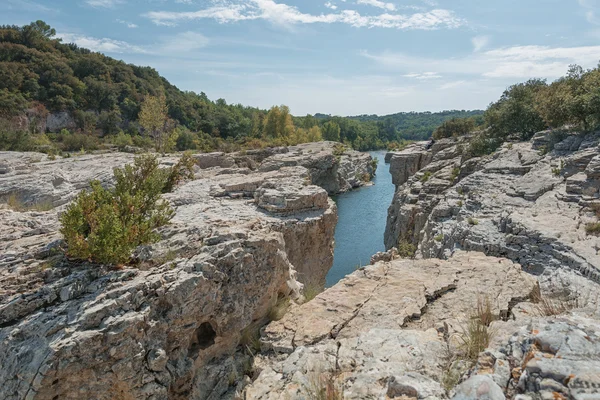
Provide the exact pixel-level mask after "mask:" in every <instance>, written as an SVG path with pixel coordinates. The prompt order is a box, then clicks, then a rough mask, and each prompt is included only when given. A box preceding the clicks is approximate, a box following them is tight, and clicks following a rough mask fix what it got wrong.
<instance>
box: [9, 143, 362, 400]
mask: <svg viewBox="0 0 600 400" xmlns="http://www.w3.org/2000/svg"><path fill="white" fill-rule="evenodd" d="M333 153H334V151H333V144H331V143H318V144H309V145H300V146H295V147H291V148H289V149H278V150H277V149H276V150H268V151H253V152H247V153H246V154H233V155H225V154H210V155H198V156H197V157H198V165H199V166H201V167H202V169H200V168H199V169H198V171H197V172H196V177H195V179H194V180H192V181H189V182H187V183H185V184H183V185H181V186H179V187H178V188H177V189H176V190H175V191H174V192H173V193H170V194H167V195H165V198H166V199H168V200H169V201H170V202H171V204H172V205H173V207H174V209H175V211H176V214H175V217H174V218H173V220H172V223H171V224H169V225H167V226H165V227H163V228H162V229H161V230H160V234H161V236H162V240H161V241H160V242H158V243H157V244H155V245H151V246H144V247H142V248H140V249H138V250H137V252H136V257H137V258H138V259H139V264H138V266H137V267H136V268H122V269H114V268H106V267H99V266H96V265H91V264H89V263H81V262H79V263H75V262H69V261H67V260H65V259H64V257H62V256H61V254H60V252H59V251H58V247H59V246H60V244H61V243H60V234H59V233H58V229H59V225H58V214H59V212H60V211H61V210H63V209H64V207H66V204H67V203H68V202H69V201H70V200H71V199H72V198H73V197H74V196H75V195H76V194H77V193H78V191H79V190H81V189H83V188H85V187H87V184H88V182H89V180H91V179H98V180H100V181H101V182H102V183H103V184H105V185H110V184H111V179H112V169H113V168H114V167H116V166H122V165H124V164H127V163H130V162H131V161H132V159H133V156H131V155H128V154H101V155H84V156H78V157H73V158H68V159H60V160H56V161H50V160H48V159H47V158H46V156H44V155H41V154H33V153H28V154H22V153H2V165H1V166H0V167H1V168H0V196H1V197H4V198H8V197H11V198H12V199H13V201H17V202H18V203H21V205H22V207H23V208H25V207H28V206H37V207H38V208H42V207H40V205H42V204H43V205H44V207H54V208H53V209H52V210H50V211H24V212H20V211H14V210H11V209H8V208H4V209H0V237H1V241H0V253H1V255H0V343H1V348H2V352H0V365H1V366H2V368H1V369H0V382H1V383H2V385H1V386H0V398H3V399H82V398H90V399H91V398H94V399H116V398H122V399H130V398H132V399H133V398H143V399H166V398H171V399H178V398H180V399H188V398H191V399H209V398H220V397H221V396H222V395H224V396H227V395H228V393H229V395H231V393H235V390H236V388H235V385H233V386H232V383H235V382H236V379H233V378H232V377H233V376H238V375H239V376H243V375H244V372H243V371H244V368H245V367H244V365H245V364H246V363H247V358H248V357H247V356H245V355H244V354H241V353H238V354H235V350H236V347H237V346H238V343H239V342H240V339H241V336H242V335H243V332H244V331H245V330H247V329H248V328H249V327H253V326H256V327H258V326H260V325H262V324H264V322H266V321H267V320H268V315H269V313H270V310H271V309H272V307H273V306H274V305H275V304H276V303H277V301H278V300H280V299H281V298H286V297H291V298H293V299H296V300H299V299H301V298H302V296H303V286H304V285H305V284H306V285H319V284H323V282H324V279H325V275H326V273H327V271H328V270H329V268H330V266H331V262H332V246H333V233H334V228H335V224H336V221H337V215H336V208H335V205H334V203H333V202H332V201H331V200H330V199H329V198H328V196H327V191H326V190H328V191H331V192H333V191H336V190H340V191H341V190H348V189H350V188H351V187H353V186H358V185H362V184H364V183H365V181H366V180H367V179H366V178H367V177H370V176H371V174H372V173H373V170H372V165H371V163H370V157H369V156H368V155H363V154H360V153H357V152H352V151H347V152H345V153H344V154H341V155H340V154H338V155H337V156H336V155H334V154H333ZM272 158H274V159H275V160H271V159H272ZM175 161H176V159H175V158H170V157H165V158H161V163H162V164H165V165H168V164H172V163H174V162H175ZM267 165H268V167H267ZM357 177H361V178H362V179H359V180H357ZM315 183H317V184H319V185H321V186H322V187H324V188H325V189H323V188H322V187H319V186H315V185H314V184H315ZM232 381H233V382H232Z"/></svg>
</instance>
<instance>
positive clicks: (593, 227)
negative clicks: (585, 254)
mask: <svg viewBox="0 0 600 400" xmlns="http://www.w3.org/2000/svg"><path fill="white" fill-rule="evenodd" d="M592 208H593V210H594V211H595V213H596V217H597V218H598V219H600V205H595V206H593V207H592ZM585 232H586V233H587V234H588V235H597V236H600V221H598V222H590V223H589V224H587V225H586V226H585Z"/></svg>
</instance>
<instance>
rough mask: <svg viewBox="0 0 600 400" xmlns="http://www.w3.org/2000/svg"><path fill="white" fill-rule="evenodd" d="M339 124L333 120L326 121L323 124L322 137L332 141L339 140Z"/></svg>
mask: <svg viewBox="0 0 600 400" xmlns="http://www.w3.org/2000/svg"><path fill="white" fill-rule="evenodd" d="M340 131H341V130H340V126H339V125H338V124H336V123H335V122H333V121H329V122H326V123H325V124H324V125H323V139H324V140H329V141H332V142H339V141H340Z"/></svg>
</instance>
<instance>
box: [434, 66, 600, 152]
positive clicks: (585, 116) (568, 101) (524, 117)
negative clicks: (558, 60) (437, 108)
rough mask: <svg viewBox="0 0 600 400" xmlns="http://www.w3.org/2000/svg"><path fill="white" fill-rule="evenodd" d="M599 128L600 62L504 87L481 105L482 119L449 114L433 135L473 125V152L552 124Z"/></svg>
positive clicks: (467, 129) (461, 131) (524, 137)
mask: <svg viewBox="0 0 600 400" xmlns="http://www.w3.org/2000/svg"><path fill="white" fill-rule="evenodd" d="M598 128H600V65H599V67H597V68H592V69H587V70H586V69H584V68H582V67H581V66H579V65H571V66H569V68H568V71H567V73H566V75H565V76H563V77H561V78H559V79H557V80H556V81H554V82H551V83H548V82H547V81H546V80H543V79H530V80H528V81H526V82H522V83H518V84H515V85H512V86H510V87H508V88H507V89H506V90H505V91H504V93H503V94H502V96H501V97H500V99H499V100H498V101H496V102H493V103H491V104H490V105H489V107H488V108H487V109H486V111H485V113H484V114H483V118H481V119H477V118H475V119H473V118H458V119H451V120H448V121H446V122H445V123H443V124H442V125H440V126H439V127H438V128H437V129H436V130H435V131H434V133H433V137H434V138H437V139H439V138H444V137H452V136H460V135H464V134H468V133H471V132H473V131H477V132H478V133H477V134H476V135H475V136H474V137H473V138H472V140H471V151H472V153H473V155H483V154H489V153H491V152H493V151H495V150H496V149H497V148H498V147H499V146H500V145H501V144H502V143H503V142H504V141H506V140H509V139H510V140H529V139H531V138H532V137H533V135H534V134H535V133H536V132H540V131H543V130H546V129H553V130H554V134H555V136H556V135H558V136H560V133H561V131H563V132H564V131H566V130H574V131H580V132H588V131H591V130H595V129H598Z"/></svg>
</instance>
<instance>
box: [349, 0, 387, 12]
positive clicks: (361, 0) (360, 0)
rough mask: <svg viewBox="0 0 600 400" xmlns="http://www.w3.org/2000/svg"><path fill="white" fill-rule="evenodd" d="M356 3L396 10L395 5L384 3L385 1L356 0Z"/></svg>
mask: <svg viewBox="0 0 600 400" xmlns="http://www.w3.org/2000/svg"><path fill="white" fill-rule="evenodd" d="M356 4H364V5H368V6H373V7H378V8H383V9H384V10H388V11H395V10H396V6H395V5H394V4H393V3H385V2H383V1H379V0H357V1H356Z"/></svg>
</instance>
